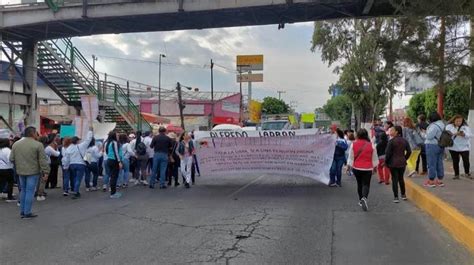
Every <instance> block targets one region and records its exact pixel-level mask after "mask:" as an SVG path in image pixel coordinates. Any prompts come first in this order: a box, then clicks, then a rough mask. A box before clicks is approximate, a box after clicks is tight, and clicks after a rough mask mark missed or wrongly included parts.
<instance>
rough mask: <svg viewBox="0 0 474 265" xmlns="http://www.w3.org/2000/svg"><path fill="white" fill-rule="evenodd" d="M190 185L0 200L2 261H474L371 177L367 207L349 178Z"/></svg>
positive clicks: (204, 180) (213, 180)
mask: <svg viewBox="0 0 474 265" xmlns="http://www.w3.org/2000/svg"><path fill="white" fill-rule="evenodd" d="M197 181H198V183H197V185H195V186H193V187H192V188H191V189H190V190H186V189H184V188H183V187H182V186H180V187H179V188H170V189H167V190H159V189H158V190H150V189H148V188H145V187H132V188H128V189H127V190H126V191H125V193H124V196H123V197H122V198H121V199H119V200H112V199H109V198H108V196H107V194H106V193H103V192H101V191H100V192H99V191H98V192H91V193H85V192H84V193H83V197H82V199H80V200H77V201H74V200H71V199H70V198H63V197H62V196H61V193H60V190H54V191H50V194H49V197H48V200H46V201H45V202H35V203H34V206H33V208H34V212H36V213H38V214H39V217H38V218H36V219H33V220H21V219H20V218H19V213H18V208H17V206H16V205H15V204H7V203H0V264H36V265H37V264H185V263H189V264H331V265H332V264H337V265H339V264H341V265H342V264H361V265H362V264H363V265H371V264H374V265H375V264H376V265H380V264H383V265H391V264H394V265H395V264H403V265H405V264H419V265H421V264H427V265H428V264H429V265H438V264H457V265H461V264H466V265H472V264H474V257H473V256H472V255H471V254H470V253H469V252H468V251H467V250H466V249H465V248H464V247H462V246H461V245H460V244H459V243H457V242H456V241H455V240H454V239H453V238H451V237H450V236H449V235H448V234H447V233H446V232H445V230H444V229H443V228H442V227H440V226H439V225H438V224H437V223H435V222H434V221H433V220H432V219H431V218H430V217H429V216H427V215H426V214H424V213H422V212H420V210H419V209H417V208H416V207H415V206H414V205H413V204H411V203H410V202H401V203H400V204H394V203H392V195H391V192H390V188H389V187H388V186H385V185H378V184H377V183H376V180H375V179H373V181H372V190H371V194H370V196H369V207H370V209H369V212H362V210H361V209H360V207H359V206H358V205H357V198H356V197H357V195H356V190H355V180H354V179H352V178H350V177H345V179H344V180H343V185H344V187H342V188H328V187H326V186H325V185H322V184H319V183H316V182H315V181H313V180H311V179H307V178H301V177H290V176H275V175H263V176H250V175H248V176H222V177H200V178H198V179H197Z"/></svg>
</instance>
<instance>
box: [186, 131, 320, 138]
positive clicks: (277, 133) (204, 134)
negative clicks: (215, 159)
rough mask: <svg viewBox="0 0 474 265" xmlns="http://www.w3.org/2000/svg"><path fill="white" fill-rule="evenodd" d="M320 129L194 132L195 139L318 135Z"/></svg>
mask: <svg viewBox="0 0 474 265" xmlns="http://www.w3.org/2000/svg"><path fill="white" fill-rule="evenodd" d="M318 132H319V130H318V129H304V130H280V131H272V130H267V131H242V130H235V131H210V132H209V131H196V132H194V139H196V140H198V139H202V138H233V137H244V138H245V137H284V136H301V135H316V134H318Z"/></svg>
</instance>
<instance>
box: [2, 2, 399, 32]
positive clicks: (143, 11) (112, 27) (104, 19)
mask: <svg viewBox="0 0 474 265" xmlns="http://www.w3.org/2000/svg"><path fill="white" fill-rule="evenodd" d="M46 2H49V3H50V5H49V6H48V5H47V4H46V3H34V4H24V5H10V6H0V33H1V34H2V39H3V40H18V41H24V40H29V41H31V40H33V41H37V40H46V39H57V38H65V37H74V36H87V35H95V34H108V33H115V34H118V33H127V32H151V31H170V30H186V29H205V28H219V27H234V26H249V25H267V24H278V25H279V26H280V27H283V26H284V24H285V23H295V22H304V21H315V20H323V19H335V18H344V17H372V16H386V15H393V14H394V12H395V9H394V8H393V7H392V5H391V4H390V0H65V1H64V4H63V5H61V6H56V7H55V8H51V3H52V2H53V1H52V0H50V1H48V0H47V1H46Z"/></svg>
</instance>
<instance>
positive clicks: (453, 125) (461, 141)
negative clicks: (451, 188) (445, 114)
mask: <svg viewBox="0 0 474 265" xmlns="http://www.w3.org/2000/svg"><path fill="white" fill-rule="evenodd" d="M446 131H449V132H451V133H452V135H453V146H452V147H448V150H449V153H450V154H451V157H452V159H453V168H454V179H459V157H460V156H461V157H462V162H463V166H464V173H465V175H464V176H465V177H466V178H471V171H470V163H469V151H470V150H471V143H470V141H469V140H470V138H471V137H472V133H471V129H470V128H469V127H468V126H467V123H466V121H465V120H464V118H463V117H462V116H461V115H455V116H454V117H453V118H452V119H451V120H450V121H449V124H448V125H447V126H446Z"/></svg>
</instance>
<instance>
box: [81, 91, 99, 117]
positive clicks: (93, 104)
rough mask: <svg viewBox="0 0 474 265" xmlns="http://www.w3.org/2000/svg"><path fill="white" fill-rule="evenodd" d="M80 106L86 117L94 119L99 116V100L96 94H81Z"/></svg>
mask: <svg viewBox="0 0 474 265" xmlns="http://www.w3.org/2000/svg"><path fill="white" fill-rule="evenodd" d="M81 106H82V110H83V111H84V114H85V115H86V117H87V119H88V120H90V121H94V120H96V119H97V116H99V101H98V99H97V97H96V96H81Z"/></svg>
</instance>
